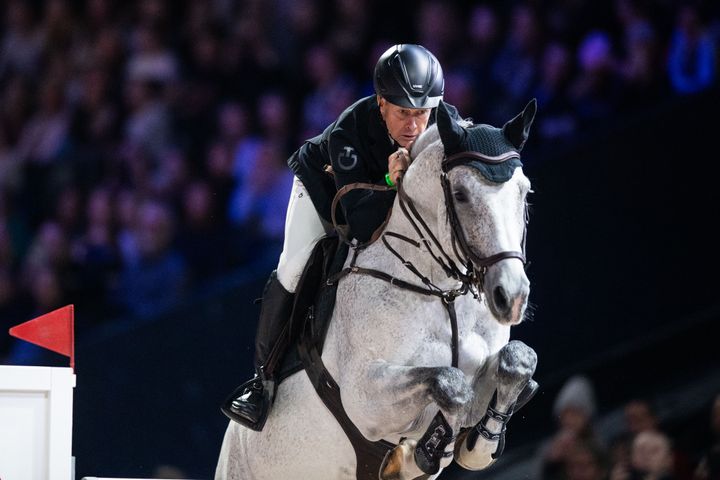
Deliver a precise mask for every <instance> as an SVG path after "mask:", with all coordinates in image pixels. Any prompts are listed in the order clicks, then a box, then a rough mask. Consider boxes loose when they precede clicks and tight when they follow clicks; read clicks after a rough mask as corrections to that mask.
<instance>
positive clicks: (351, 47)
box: [0, 0, 720, 360]
mask: <svg viewBox="0 0 720 480" xmlns="http://www.w3.org/2000/svg"><path fill="white" fill-rule="evenodd" d="M716 3H717V2H706V3H703V2H676V1H670V0H657V1H649V0H648V1H642V0H614V1H612V2H591V1H590V0H545V1H541V0H525V1H515V2H502V4H500V3H499V2H497V3H496V2H470V1H463V2H444V1H437V0H422V1H413V2H411V1H396V2H380V1H378V0H185V1H170V0H135V1H119V0H82V1H81V0H7V1H5V2H2V5H0V11H1V12H2V19H3V23H2V26H0V105H1V106H2V108H0V327H1V328H0V360H2V359H3V357H4V356H5V355H6V354H7V352H8V351H9V348H10V347H9V338H7V336H6V335H2V333H1V331H2V330H5V329H6V327H7V326H10V325H14V324H16V323H19V322H21V321H24V320H27V319H30V318H32V317H33V316H36V315H39V314H42V313H46V312H48V311H50V310H52V309H54V308H57V307H60V306H63V305H65V304H68V303H74V304H75V305H76V311H77V315H78V329H79V331H80V333H82V331H83V329H84V328H86V327H91V326H93V325H96V324H100V323H102V322H106V321H110V320H111V319H114V318H120V317H123V318H134V317H138V316H152V315H153V314H155V313H156V312H158V311H162V310H163V309H165V308H168V307H169V306H172V305H174V304H176V303H177V301H178V300H179V299H181V298H183V296H184V295H186V294H187V292H189V291H191V290H192V289H193V288H194V287H196V286H197V285H199V284H201V283H202V282H205V281H207V280H208V279H209V278H214V277H217V276H220V275H223V274H226V273H228V272H231V271H233V270H235V269H237V268H239V267H241V266H243V265H245V264H247V262H248V261H249V260H251V259H253V258H256V257H257V256H258V254H259V252H261V251H262V250H264V249H268V248H275V249H277V248H278V245H279V244H281V242H282V237H283V231H284V217H285V210H286V204H287V197H288V193H289V190H290V187H291V182H292V174H291V173H290V171H289V169H288V168H287V166H286V159H287V157H288V156H289V155H290V153H292V151H293V150H294V149H295V148H297V147H298V146H299V145H300V143H301V142H302V141H303V140H304V139H306V138H309V137H311V136H314V135H316V134H318V133H320V132H321V131H322V129H323V128H324V127H325V126H326V125H327V124H329V123H330V122H331V121H332V120H333V119H334V118H335V117H336V116H337V114H338V113H340V112H341V111H342V110H343V109H344V108H345V107H346V106H348V105H349V104H351V103H352V102H353V101H354V100H355V99H357V98H360V97H362V96H365V95H368V94H371V93H372V79H371V71H372V68H373V66H374V63H375V61H376V59H377V58H378V57H379V55H380V54H381V53H382V52H383V51H384V50H385V49H386V48H387V47H388V46H390V45H391V44H393V43H397V42H413V43H420V44H422V45H424V46H426V47H427V48H429V49H430V50H431V51H433V52H434V53H435V54H436V56H437V57H438V58H439V59H440V61H441V63H442V64H443V68H444V70H445V78H446V100H447V101H449V102H450V103H452V104H454V105H456V106H457V107H458V109H459V111H460V112H461V114H462V115H463V116H465V117H470V118H472V119H474V120H475V121H476V122H482V123H491V124H496V125H497V124H501V123H503V122H505V121H506V120H507V119H509V118H510V117H511V116H513V115H515V114H516V113H517V112H518V111H520V109H521V108H522V106H523V105H524V104H525V103H526V102H527V101H528V100H529V99H530V98H532V97H536V98H537V99H538V101H539V109H540V110H539V111H540V115H539V117H538V120H537V121H536V127H534V128H535V132H536V133H535V135H534V138H533V141H535V142H538V143H539V144H548V143H551V142H558V141H563V140H568V139H572V138H573V137H574V136H575V135H577V134H579V133H581V132H582V133H585V132H587V131H591V130H592V129H593V128H602V126H603V124H606V123H609V122H611V121H613V122H614V121H615V120H616V119H617V118H618V117H619V116H620V115H623V114H628V115H631V114H634V113H637V112H647V111H650V110H651V109H652V108H654V107H656V106H657V105H660V104H662V103H663V102H665V101H667V100H668V99H670V98H676V97H679V96H682V95H691V94H693V93H695V92H699V91H702V90H704V89H707V88H709V87H710V86H712V85H713V84H714V83H716V79H717V68H718V59H717V53H716V52H717V50H718V46H719V45H720V15H719V11H720V8H718V6H717V5H716Z"/></svg>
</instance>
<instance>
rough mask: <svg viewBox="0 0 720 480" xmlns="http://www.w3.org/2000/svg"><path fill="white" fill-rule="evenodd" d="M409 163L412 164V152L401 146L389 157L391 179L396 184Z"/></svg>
mask: <svg viewBox="0 0 720 480" xmlns="http://www.w3.org/2000/svg"><path fill="white" fill-rule="evenodd" d="M408 165H410V152H408V150H407V149H406V148H403V147H400V148H398V149H397V151H396V152H395V153H391V154H390V156H389V157H388V172H389V173H390V180H392V182H393V183H394V184H395V185H397V183H398V180H400V178H402V176H403V175H405V172H406V171H407V168H408Z"/></svg>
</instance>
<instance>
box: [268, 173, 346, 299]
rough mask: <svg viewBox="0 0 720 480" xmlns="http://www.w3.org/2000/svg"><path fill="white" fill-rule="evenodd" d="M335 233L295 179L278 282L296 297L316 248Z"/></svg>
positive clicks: (303, 187) (299, 182)
mask: <svg viewBox="0 0 720 480" xmlns="http://www.w3.org/2000/svg"><path fill="white" fill-rule="evenodd" d="M332 231H333V227H332V225H330V224H329V223H328V222H326V221H325V220H323V219H322V218H320V215H318V213H317V211H316V210H315V206H314V205H313V203H312V200H311V199H310V195H309V194H308V192H307V190H306V189H305V186H304V185H303V184H302V182H301V181H300V180H299V179H298V178H297V177H295V178H294V180H293V188H292V192H290V201H289V202H288V208H287V214H286V216H285V240H284V242H283V251H282V253H281V254H280V261H279V262H278V266H277V278H278V280H279V281H280V283H281V284H282V286H283V287H285V290H287V291H288V292H291V293H294V292H295V289H296V288H297V284H298V281H299V280H300V276H301V275H302V272H303V270H304V269H305V264H306V263H307V261H308V258H310V254H311V253H312V250H313V248H314V247H315V244H316V243H317V242H318V240H320V239H321V238H322V237H324V236H325V235H327V234H329V233H331V232H332Z"/></svg>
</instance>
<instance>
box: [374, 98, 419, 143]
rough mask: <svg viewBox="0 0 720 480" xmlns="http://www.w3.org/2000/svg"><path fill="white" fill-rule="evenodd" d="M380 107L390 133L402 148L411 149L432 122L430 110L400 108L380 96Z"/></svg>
mask: <svg viewBox="0 0 720 480" xmlns="http://www.w3.org/2000/svg"><path fill="white" fill-rule="evenodd" d="M378 105H380V114H381V115H382V118H383V120H385V126H386V127H387V129H388V133H389V134H390V136H391V137H392V138H393V139H394V140H395V141H396V142H397V143H398V144H399V145H400V146H401V147H405V148H410V147H411V146H412V144H413V142H414V141H415V140H416V139H417V137H418V136H419V135H420V134H421V133H422V132H424V131H425V129H426V128H427V124H428V120H430V109H429V108H406V107H399V106H397V105H394V104H392V103H390V102H388V101H387V100H385V99H384V98H382V97H380V96H378Z"/></svg>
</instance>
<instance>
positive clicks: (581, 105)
mask: <svg viewBox="0 0 720 480" xmlns="http://www.w3.org/2000/svg"><path fill="white" fill-rule="evenodd" d="M578 62H579V64H580V72H579V75H578V77H577V78H576V80H575V81H574V83H573V85H571V86H570V88H569V96H570V99H571V101H572V103H573V106H574V108H575V110H576V112H577V113H578V115H579V120H580V124H581V125H582V126H584V127H592V126H597V125H598V124H599V123H600V122H602V121H604V120H606V119H607V118H608V117H609V116H610V115H611V114H612V113H614V112H615V111H616V108H617V106H618V102H619V100H620V98H621V95H622V81H621V78H620V77H619V76H618V75H617V59H616V58H615V56H614V54H613V46H612V40H611V38H610V35H609V34H608V33H607V32H604V31H601V30H596V31H593V32H590V33H588V34H587V35H586V36H585V37H584V38H583V40H582V42H581V43H580V46H579V48H578Z"/></svg>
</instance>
